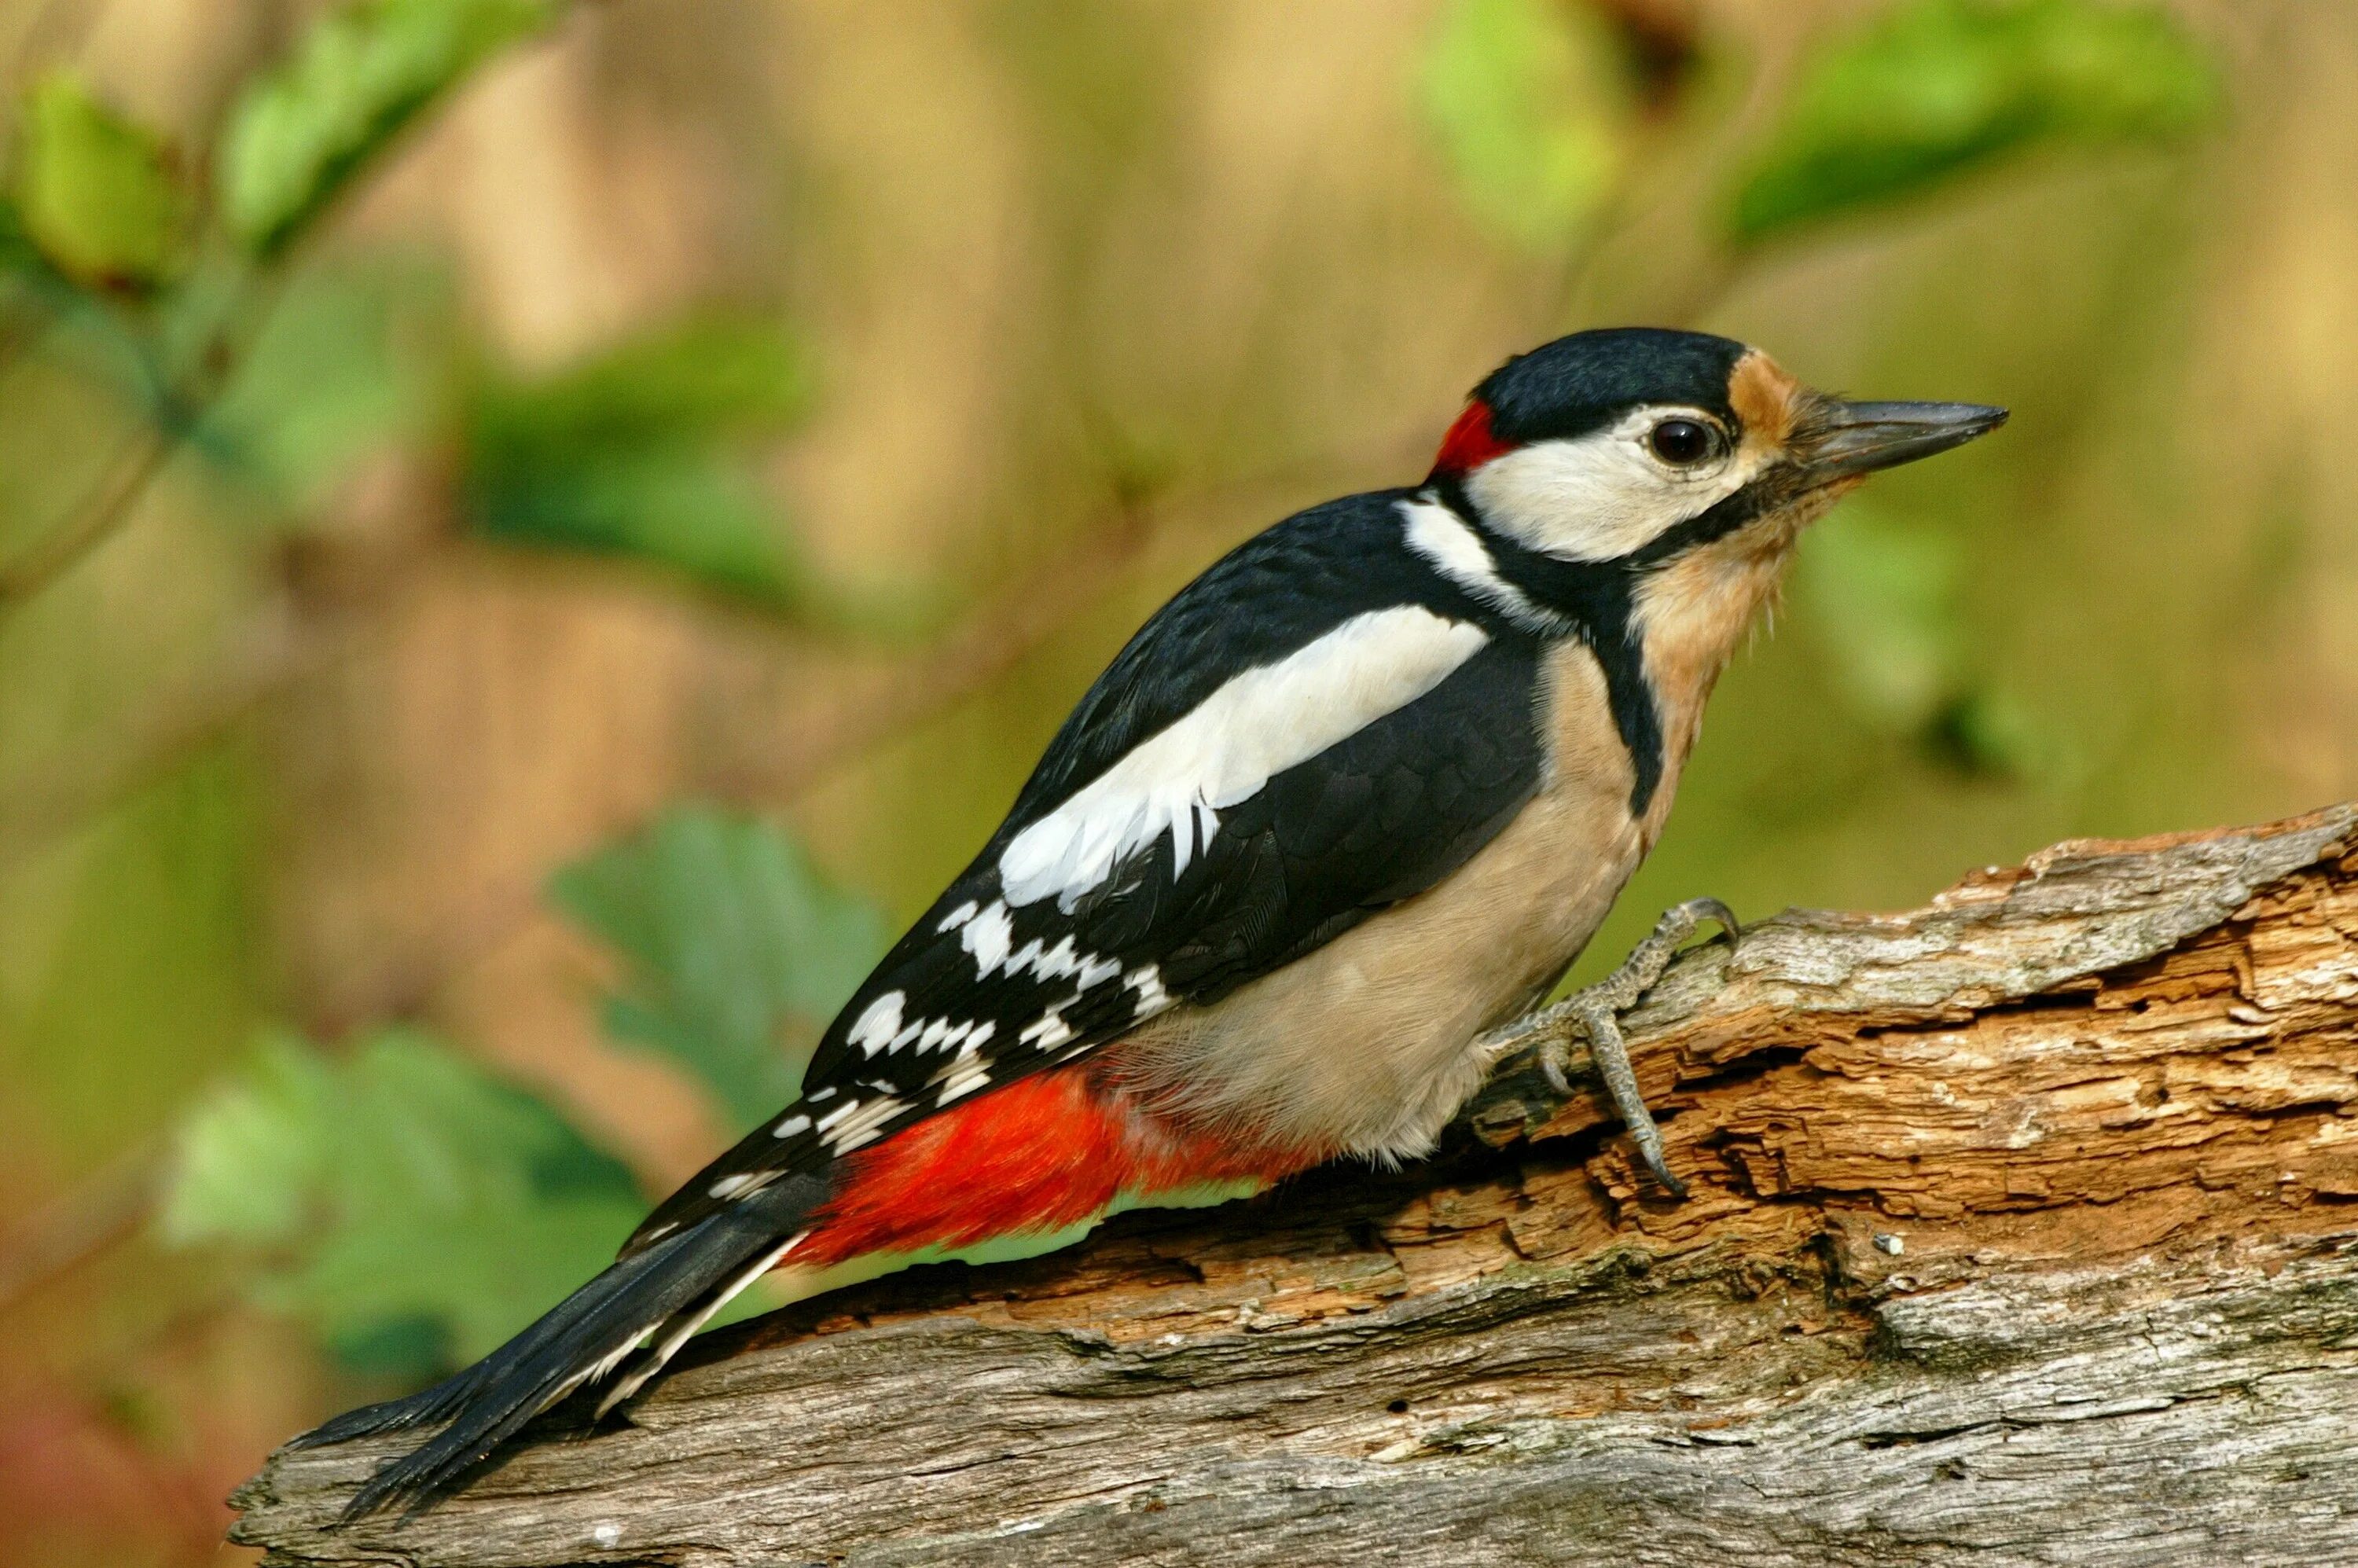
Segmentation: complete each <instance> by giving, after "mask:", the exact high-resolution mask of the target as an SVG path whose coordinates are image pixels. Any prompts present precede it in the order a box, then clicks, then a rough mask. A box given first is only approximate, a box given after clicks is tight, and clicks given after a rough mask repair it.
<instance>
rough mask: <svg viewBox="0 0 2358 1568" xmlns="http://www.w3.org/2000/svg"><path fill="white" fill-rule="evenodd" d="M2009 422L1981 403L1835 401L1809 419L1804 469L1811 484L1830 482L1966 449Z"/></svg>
mask: <svg viewBox="0 0 2358 1568" xmlns="http://www.w3.org/2000/svg"><path fill="white" fill-rule="evenodd" d="M2005 423H2006V410H2005V409H2003V408H1991V407H1987V406H1984V405H1982V404H1979V403H1843V402H1833V403H1832V404H1831V406H1829V407H1828V408H1827V410H1826V411H1825V412H1824V413H1823V414H1821V415H1819V416H1817V417H1816V418H1814V419H1812V420H1811V421H1810V427H1811V429H1810V435H1811V439H1810V441H1809V442H1808V444H1807V445H1806V446H1804V448H1803V451H1802V456H1801V469H1802V471H1803V472H1804V473H1805V474H1806V475H1807V476H1808V478H1809V481H1810V482H1811V483H1812V484H1813V485H1817V484H1827V483H1831V482H1832V481H1835V480H1839V479H1851V478H1855V477H1856V476H1858V475H1861V474H1870V473H1873V472H1874V471H1875V470H1877V469H1887V468H1897V467H1898V465H1899V464H1901V463H1912V462H1914V461H1915V460H1917V459H1918V458H1929V457H1931V455H1932V454H1933V453H1935V452H1945V451H1947V450H1948V449H1950V448H1951V447H1962V446H1963V445H1964V444H1965V443H1966V442H1967V441H1970V440H1972V439H1973V438H1974V437H1976V436H1986V435H1988V434H1989V433H1990V432H1991V431H1992V430H1995V429H1996V428H1997V427H1999V426H2000V425H2003V424H2005Z"/></svg>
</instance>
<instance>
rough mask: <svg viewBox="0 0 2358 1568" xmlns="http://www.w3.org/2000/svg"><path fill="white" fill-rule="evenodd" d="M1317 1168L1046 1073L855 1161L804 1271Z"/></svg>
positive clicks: (814, 1224)
mask: <svg viewBox="0 0 2358 1568" xmlns="http://www.w3.org/2000/svg"><path fill="white" fill-rule="evenodd" d="M1314 1163H1316V1160H1315V1159H1314V1157H1310V1156H1294V1155H1286V1154H1278V1153H1272V1152H1271V1151H1269V1150H1266V1149H1263V1150H1253V1151H1238V1150H1236V1149H1233V1148H1230V1147H1228V1146H1225V1145H1222V1144H1219V1143H1217V1142H1215V1141H1212V1140H1210V1139H1207V1138H1195V1137H1190V1136H1188V1135H1185V1134H1183V1133H1179V1132H1176V1131H1174V1130H1172V1129H1171V1128H1169V1127H1168V1126H1167V1125H1165V1124H1163V1123H1162V1122H1160V1121H1157V1120H1155V1119H1152V1118H1149V1117H1147V1116H1145V1115H1143V1114H1141V1112H1140V1111H1139V1110H1138V1108H1136V1106H1135V1105H1134V1104H1133V1103H1132V1102H1131V1101H1130V1100H1129V1099H1128V1098H1126V1097H1124V1096H1123V1095H1122V1094H1121V1093H1120V1091H1119V1090H1114V1089H1110V1088H1109V1087H1106V1086H1105V1085H1104V1084H1103V1083H1102V1082H1100V1081H1097V1080H1096V1077H1095V1075H1093V1074H1092V1073H1090V1072H1089V1071H1088V1070H1087V1069H1086V1068H1082V1067H1067V1068H1064V1069H1062V1070H1061V1071H1057V1072H1050V1073H1037V1074H1034V1075H1033V1076H1031V1077H1028V1078H1020V1079H1018V1080H1017V1081H1015V1082H1014V1083H1011V1084H1010V1085H1008V1086H1007V1087H1004V1088H1000V1089H993V1090H991V1091H990V1092H989V1093H987V1094H985V1095H983V1096H982V1097H981V1098H979V1099H976V1100H974V1101H972V1102H971V1103H969V1104H968V1105H964V1106H961V1107H959V1108H957V1109H956V1110H951V1111H946V1112H944V1113H943V1114H941V1115H939V1116H936V1117H933V1118H930V1119H927V1120H925V1121H921V1122H919V1123H917V1125H916V1126H914V1127H912V1128H909V1129H908V1130H905V1131H903V1132H897V1133H895V1134H893V1135H892V1137H890V1138H888V1139H886V1140H885V1141H883V1142H882V1143H879V1144H877V1145H876V1146H875V1147H873V1148H871V1149H862V1150H860V1151H859V1152H856V1153H852V1154H849V1155H847V1156H845V1158H844V1160H843V1162H842V1163H841V1164H840V1165H839V1166H838V1175H837V1178H836V1189H835V1192H836V1195H835V1196H834V1197H833V1198H831V1199H829V1200H828V1201H827V1206H826V1207H824V1208H822V1209H820V1210H819V1211H818V1213H817V1215H815V1216H814V1217H812V1220H811V1231H810V1236H809V1238H807V1239H806V1240H805V1241H804V1242H803V1243H802V1244H801V1245H800V1246H798V1247H796V1248H795V1250H794V1257H793V1262H794V1263H795V1264H796V1265H797V1266H801V1265H817V1266H822V1267H823V1266H826V1265H828V1264H833V1263H840V1262H843V1261H845V1260H848V1259H852V1258H858V1257H861V1256H863V1255H865V1254H868V1253H871V1252H885V1251H892V1252H905V1251H910V1250H913V1249H916V1248H920V1247H929V1246H940V1247H951V1248H956V1247H966V1246H971V1245H972V1244H973V1243H975V1242H978V1241H980V1240H983V1239H985V1238H989V1237H994V1236H1007V1235H1013V1234H1018V1233H1022V1232H1039V1231H1046V1230H1057V1229H1061V1228H1062V1227H1065V1226H1067V1225H1072V1224H1075V1223H1076V1222H1078V1221H1080V1220H1084V1219H1087V1218H1088V1217H1090V1216H1091V1215H1094V1214H1096V1213H1097V1212H1098V1210H1100V1209H1102V1208H1104V1207H1105V1206H1106V1205H1108V1204H1109V1203H1111V1202H1112V1201H1113V1200H1114V1197H1115V1196H1116V1195H1118V1194H1120V1193H1122V1192H1125V1191H1129V1192H1135V1193H1142V1194H1153V1193H1167V1192H1174V1191H1176V1190H1177V1189H1179V1188H1181V1187H1189V1186H1194V1185H1195V1184H1198V1183H1203V1182H1217V1181H1232V1180H1236V1179H1238V1178H1240V1177H1246V1176H1255V1177H1260V1178H1262V1179H1264V1180H1271V1181H1274V1180H1275V1179H1277V1178H1278V1177H1280V1176H1286V1175H1291V1174H1293V1173H1294V1172H1296V1171H1300V1170H1304V1169H1306V1168H1308V1167H1309V1166H1310V1165H1313V1164H1314Z"/></svg>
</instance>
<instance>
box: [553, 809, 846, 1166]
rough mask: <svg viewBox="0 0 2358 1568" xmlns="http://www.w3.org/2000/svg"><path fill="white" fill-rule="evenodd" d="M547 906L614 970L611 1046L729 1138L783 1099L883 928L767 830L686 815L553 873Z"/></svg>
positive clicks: (705, 813) (712, 815) (704, 814)
mask: <svg viewBox="0 0 2358 1568" xmlns="http://www.w3.org/2000/svg"><path fill="white" fill-rule="evenodd" d="M550 894H551V896H552V897H553V898H554V899H555V901H556V902H557V904H558V905H559V906H560V907H562V908H563V909H564V910H565V911H566V912H567V913H568V914H570V915H571V916H572V917H573V918H574V920H575V921H576V922H577V923H579V925H581V926H582V927H583V928H584V929H586V930H588V931H590V933H591V934H593V935H597V936H600V937H601V938H603V939H604V940H605V941H607V942H609V943H611V944H612V945H613V946H614V947H615V948H616V949H618V950H619V951H620V952H621V954H622V957H623V958H624V960H625V961H626V964H627V966H628V968H627V979H626V981H625V985H624V988H623V989H622V993H621V994H620V995H618V996H615V997H613V998H611V999H610V1000H609V1001H608V1004H607V1024H608V1027H609V1029H610V1030H611V1032H612V1033H613V1034H614V1035H615V1037H616V1038H618V1039H620V1040H623V1041H626V1042H629V1043H631V1044H635V1045H639V1046H642V1047H644V1048H646V1049H650V1050H654V1051H659V1052H662V1053H664V1054H667V1055H669V1056H672V1057H673V1058H675V1059H676V1060H677V1061H679V1062H681V1063H683V1064H685V1065H687V1067H688V1068H689V1069H690V1070H692V1071H693V1072H695V1073H696V1074H697V1076H698V1077H699V1078H701V1079H702V1080H703V1082H704V1083H705V1084H707V1085H708V1087H710V1088H711V1090H712V1093H713V1095H714V1097H715V1098H716V1099H717V1100H718V1101H719V1103H720V1105H721V1106H722V1107H723V1108H724V1109H725V1110H726V1111H727V1113H728V1115H729V1117H730V1121H731V1124H732V1125H733V1126H735V1127H737V1128H740V1129H742V1128H746V1127H751V1126H752V1125H753V1124H754V1123H755V1122H757V1121H759V1120H760V1119H762V1118H763V1117H764V1116H768V1115H770V1114H771V1113H772V1112H773V1111H775V1110H776V1109H777V1108H778V1107H780V1106H781V1105H784V1103H786V1101H788V1100H789V1099H791V1098H794V1093H795V1087H796V1086H797V1085H799V1084H800V1083H801V1081H802V1071H803V1066H804V1065H805V1063H806V1061H807V1060H808V1056H809V1052H810V1048H811V1046H812V1045H813V1044H816V1043H817V1031H818V1030H819V1028H820V1027H821V1026H823V1025H824V1024H825V1023H826V1022H827V1020H828V1019H830V1018H832V1017H833V1016H834V1015H835V1012H836V1010H837V1009H838V1008H839V1007H841V1006H842V1005H843V1003H844V1002H845V1000H848V999H849V997H850V995H851V993H852V991H853V990H854V989H856V988H857V987H858V986H859V984H860V980H861V979H864V978H865V977H866V976H867V974H868V971H869V970H870V969H871V968H873V967H874V966H875V963H876V960H877V958H878V957H881V956H882V954H883V951H884V946H885V937H886V932H885V927H884V922H883V918H882V915H881V914H878V912H877V911H876V910H874V909H873V908H871V906H869V905H868V904H867V903H863V902H862V901H860V899H858V898H856V897H854V896H853V895H851V894H849V893H847V892H843V891H841V890H840V889H838V888H837V887H836V886H834V885H833V884H832V883H830V882H829V881H827V879H826V878H825V877H824V876H823V875H821V874H820V872H819V871H818V870H817V868H816V867H815V866H813V865H812V864H811V862H810V859H809V857H808V856H807V855H806V853H805V852H804V851H803V849H802V848H801V846H800V845H798V844H796V843H795V841H794V840H793V839H792V838H788V837H787V836H786V835H784V833H781V832H779V831H778V830H777V829H776V828H773V827H769V826H768V825H766V824H764V823H761V822H757V821H752V820H748V819H745V818H741V817H734V816H727V815H725V814H723V813H721V812H719V811H715V810H711V809H709V808H706V807H699V806H685V807H681V808H678V809H676V810H674V811H672V812H670V813H668V814H667V815H665V816H664V817H663V818H661V819H660V820H659V821H657V822H656V823H655V824H654V826H652V827H649V828H647V829H646V830H645V831H644V832H643V833H640V834H639V835H637V836H636V837H634V838H630V839H627V840H625V841H623V842H622V843H620V844H616V845H614V846H613V847H611V848H610V849H605V850H602V851H601V852H600V853H599V854H597V855H594V856H592V857H590V859H589V860H583V861H580V862H579V863H577V864H575V865H572V866H569V867H568V868H566V869H565V870H564V871H560V872H559V873H558V874H557V877H556V878H555V880H554V881H553V882H552V883H551V886H550Z"/></svg>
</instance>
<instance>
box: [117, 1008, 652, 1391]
mask: <svg viewBox="0 0 2358 1568" xmlns="http://www.w3.org/2000/svg"><path fill="white" fill-rule="evenodd" d="M643 1212H644V1202H643V1199H642V1197H641V1195H640V1193H639V1191H638V1188H637V1185H636V1184H635V1183H634V1182H633V1180H632V1178H631V1175H630V1173H629V1172H628V1171H627V1170H626V1169H624V1168H623V1167H622V1165H621V1164H620V1163H618V1162H615V1161H614V1160H612V1159H611V1158H610V1157H608V1156H607V1155H605V1154H603V1153H600V1152H599V1151H597V1150H596V1149H594V1148H592V1147H591V1146H590V1144H589V1143H588V1142H587V1141H584V1140H583V1139H582V1137H581V1136H580V1134H579V1133H578V1132H576V1131H575V1130H573V1129H572V1128H571V1127H570V1126H568V1124H567V1123H566V1122H565V1120H564V1119H562V1118H561V1117H559V1116H558V1115H557V1112H556V1111H554V1110H552V1109H550V1108H549V1107H548V1106H546V1104H544V1103H543V1102H541V1101H540V1100H538V1099H536V1098H534V1097H532V1096H531V1095H528V1094H526V1093H525V1092H524V1091H523V1090H521V1089H519V1088H516V1087H513V1086H511V1085H508V1084H505V1083H503V1082H501V1081H500V1080H498V1079H496V1078H493V1077H492V1076H490V1075H489V1074H487V1073H486V1072H484V1071H483V1070H482V1069H481V1067H478V1066H476V1065H474V1064H472V1063H471V1062H469V1061H468V1060H466V1059H465V1058H464V1057H462V1056H460V1055H459V1054H456V1053H454V1052H452V1051H450V1050H449V1048H447V1047H446V1046H444V1045H442V1044H439V1043H438V1042H437V1041H435V1040H433V1039H431V1038H430V1037H428V1036H426V1035H424V1034H421V1033H415V1032H412V1031H407V1030H388V1031H386V1032H384V1033H381V1034H379V1035H377V1036H376V1037H374V1038H373V1039H372V1040H370V1041H368V1042H367V1043H366V1044H364V1045H362V1047H361V1048H360V1049H359V1050H358V1051H357V1052H355V1053H354V1054H352V1056H351V1057H349V1058H347V1059H344V1060H341V1061H337V1060H332V1059H330V1058H328V1057H325V1056H323V1055H321V1054H319V1053H318V1052H317V1051H315V1050H313V1049H312V1048H310V1047H309V1046H307V1045H304V1044H300V1043H299V1042H296V1041H292V1040H286V1039H281V1040H277V1041H274V1042H272V1043H270V1044H268V1045H267V1046H266V1047H265V1050H264V1052H263V1053H262V1055H261V1057H260V1059H259V1060H258V1061H257V1062H256V1063H255V1065H254V1066H253V1068H252V1069H250V1070H249V1072H248V1073H247V1074H246V1075H245V1076H243V1077H242V1078H241V1079H240V1080H239V1081H237V1082H234V1083H233V1084H231V1085H229V1086H227V1087H223V1088H222V1089H221V1090H219V1091H217V1092H216V1093H215V1094H213V1095H212V1096H211V1097H210V1098H207V1099H206V1100H204V1101H203V1102H201V1103H200V1105H199V1106H198V1107H197V1108H196V1109H195V1110H194V1111H193V1112H191V1113H190V1115H189V1118H188V1119H187V1121H186V1122H185V1123H184V1124H183V1126H182V1128H181V1131H180V1138H179V1144H178V1160H177V1162H176V1163H175V1166H174V1170H173V1173H172V1175H171V1178H170V1181H169V1184H168V1189H167V1194H166V1198H165V1203H164V1206H163V1214H162V1220H161V1225H162V1230H163V1234H164V1235H165V1237H166V1238H168V1240H170V1241H172V1242H173V1243H175V1244H177V1245H179V1246H183V1247H186V1246H194V1245H199V1244H212V1245H221V1246H227V1247H230V1248H232V1249H236V1250H239V1251H241V1252H243V1253H244V1254H245V1255H247V1256H248V1257H249V1259H250V1260H252V1262H253V1264H254V1273H253V1282H252V1291H253V1294H254V1297H255V1299H256V1300H257V1301H258V1302H260V1303H262V1304H264V1305H265V1306H267V1307H270V1308H272V1309H275V1310H277V1311H282V1312H286V1313H288V1314H293V1315H295V1316H297V1317H299V1318H301V1319H302V1320H304V1321H305V1322H307V1323H308V1324H309V1325H312V1327H313V1328H314V1329H315V1330H316V1332H317V1333H318V1334H319V1336H320V1337H321V1339H322V1340H323V1341H324V1342H325V1343H327V1344H328V1345H329V1346H330V1347H331V1348H335V1349H337V1350H338V1351H339V1352H340V1353H341V1354H346V1355H349V1356H350V1357H352V1358H353V1359H354V1360H355V1362H356V1363H359V1364H362V1365H365V1366H367V1367H369V1368H371V1369H375V1370H398V1371H401V1372H404V1373H406V1374H409V1375H411V1376H421V1375H424V1374H427V1373H428V1372H431V1371H433V1370H435V1369H437V1368H438V1367H439V1366H448V1365H450V1364H452V1363H453V1362H456V1361H466V1360H471V1359H473V1358H475V1357H479V1356H481V1355H483V1354H484V1353H485V1352H487V1351H489V1350H491V1349H492V1348H493V1347H495V1346H498V1345H499V1344H500V1343H502V1342H503V1340H505V1339H506V1338H507V1337H508V1336H510V1335H512V1334H514V1332H515V1331H516V1330H517V1329H519V1328H521V1327H523V1326H524V1325H525V1324H527V1323H529V1322H531V1321H532V1319H533V1318H534V1317H535V1316H536V1315H537V1314H540V1313H542V1312H545V1311H546V1310H547V1308H548V1307H549V1306H550V1305H552V1304H553V1303H555V1302H557V1300H558V1299H560V1298H561V1297H562V1296H563V1295H564V1294H565V1293H566V1292H568V1291H570V1290H572V1289H573V1288H574V1287H575V1286H577V1285H579V1283H580V1282H581V1281H583V1280H585V1279H587V1278H589V1277H590V1275H592V1274H594V1273H596V1272H597V1271H598V1270H599V1269H600V1268H601V1267H603V1266H604V1264H605V1263H606V1262H607V1261H608V1260H611V1257H612V1256H613V1252H614V1249H615V1248H616V1247H617V1246H618V1245H620V1243H621V1242H622V1238H624V1237H625V1236H627V1235H628V1234H629V1233H630V1230H631V1227H633V1225H634V1224H635V1223H636V1222H637V1220H638V1218H639V1217H640V1215H641V1214H642V1213H643ZM429 1362H430V1363H431V1364H427V1363H429ZM395 1363H398V1364H397V1365H395Z"/></svg>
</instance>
